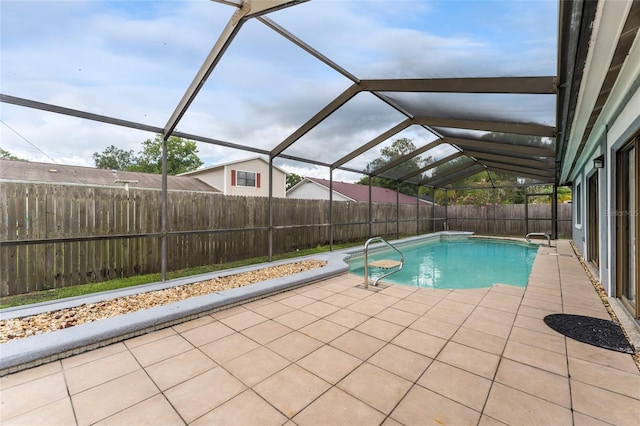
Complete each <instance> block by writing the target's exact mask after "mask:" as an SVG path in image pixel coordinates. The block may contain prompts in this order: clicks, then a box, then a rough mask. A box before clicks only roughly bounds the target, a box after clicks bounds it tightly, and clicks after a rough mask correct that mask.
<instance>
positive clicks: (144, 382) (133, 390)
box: [71, 370, 159, 426]
mask: <svg viewBox="0 0 640 426" xmlns="http://www.w3.org/2000/svg"><path fill="white" fill-rule="evenodd" d="M158 393H159V390H158V388H157V387H156V386H155V385H154V384H153V382H152V381H151V379H150V378H149V377H148V376H147V374H146V373H145V372H144V371H142V370H138V371H135V372H133V373H130V374H127V375H126V376H122V377H119V378H117V379H115V380H112V381H110V382H107V383H104V384H102V385H100V386H96V387H93V388H91V389H88V390H86V391H84V392H81V393H78V394H76V395H73V396H72V397H71V401H72V404H73V407H74V410H75V413H76V418H77V420H78V424H79V425H81V426H82V425H89V424H93V423H95V422H97V421H99V420H102V419H105V418H107V417H110V416H112V415H114V414H116V413H118V412H120V411H122V410H124V409H126V408H129V407H132V406H134V405H135V404H137V403H139V402H141V401H144V400H145V399H148V398H150V397H152V396H153V395H156V394H158Z"/></svg>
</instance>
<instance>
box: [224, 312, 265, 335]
mask: <svg viewBox="0 0 640 426" xmlns="http://www.w3.org/2000/svg"><path fill="white" fill-rule="evenodd" d="M267 319H268V318H265V317H263V316H262V315H260V314H256V313H255V312H252V311H244V312H241V313H239V314H237V315H233V316H230V317H226V318H222V319H221V320H220V322H222V323H224V324H225V325H227V326H228V327H231V328H233V329H234V330H236V331H242V330H244V329H245V328H249V327H251V326H254V325H256V324H260V323H261V322H264V321H266V320H267Z"/></svg>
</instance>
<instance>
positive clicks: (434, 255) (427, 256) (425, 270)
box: [350, 238, 538, 289]
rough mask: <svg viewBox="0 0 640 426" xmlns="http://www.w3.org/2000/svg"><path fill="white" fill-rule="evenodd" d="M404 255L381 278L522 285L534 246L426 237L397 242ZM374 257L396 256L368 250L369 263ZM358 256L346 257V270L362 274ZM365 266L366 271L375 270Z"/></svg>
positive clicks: (451, 285)
mask: <svg viewBox="0 0 640 426" xmlns="http://www.w3.org/2000/svg"><path fill="white" fill-rule="evenodd" d="M397 247H398V249H399V250H400V251H402V254H403V255H404V258H405V265H404V268H403V269H402V270H401V271H400V272H398V273H395V274H392V275H390V276H388V277H386V278H383V281H387V282H391V283H394V284H404V285H411V286H414V287H425V288H442V289H460V288H479V287H489V286H492V285H493V284H497V283H499V284H510V285H515V286H520V287H525V286H526V285H527V282H528V280H529V274H530V273H531V268H532V266H533V261H534V260H535V258H536V253H537V251H538V246H537V245H533V244H527V243H520V242H517V241H507V240H496V239H482V238H458V239H452V240H443V241H440V239H438V238H435V239H429V240H425V241H423V242H419V243H411V244H409V245H406V246H397ZM378 259H395V260H397V259H398V255H397V253H395V252H392V251H386V250H385V251H383V252H377V253H374V252H370V254H369V263H371V262H372V261H374V260H378ZM363 260H364V259H363V258H362V257H357V256H356V257H354V258H353V259H352V261H350V271H351V272H352V273H354V274H357V275H360V276H363V274H364V267H363V265H364V263H363ZM379 271H380V270H379V269H377V268H369V275H370V276H371V277H374V276H375V275H374V274H376V273H379Z"/></svg>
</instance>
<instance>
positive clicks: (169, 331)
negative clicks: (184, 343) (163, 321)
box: [73, 327, 177, 358]
mask: <svg viewBox="0 0 640 426" xmlns="http://www.w3.org/2000/svg"><path fill="white" fill-rule="evenodd" d="M175 334H177V332H176V331H175V330H174V329H173V328H172V327H167V328H163V329H162V330H157V331H152V332H151V333H147V334H143V335H142V336H138V337H134V338H132V339H128V340H125V341H124V342H123V343H122V344H123V345H125V346H126V347H127V348H129V349H133V348H135V347H137V346H142V345H146V344H147V343H151V342H155V341H156V340H162V339H165V338H167V337H170V336H173V335H175ZM111 346H117V344H116V345H109V346H105V347H104V348H101V349H106V348H109V347H111ZM91 352H93V351H91ZM81 355H85V354H81ZM76 356H80V355H76ZM73 358H75V356H74V357H73Z"/></svg>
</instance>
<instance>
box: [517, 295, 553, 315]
mask: <svg viewBox="0 0 640 426" xmlns="http://www.w3.org/2000/svg"><path fill="white" fill-rule="evenodd" d="M552 300H554V301H555V302H552V301H551V300H548V298H545V297H544V296H543V295H540V296H536V295H533V296H530V295H529V294H527V295H526V296H525V297H524V299H522V306H529V307H532V308H538V309H546V310H552V311H556V312H562V299H561V298H560V296H558V297H556V298H552Z"/></svg>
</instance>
